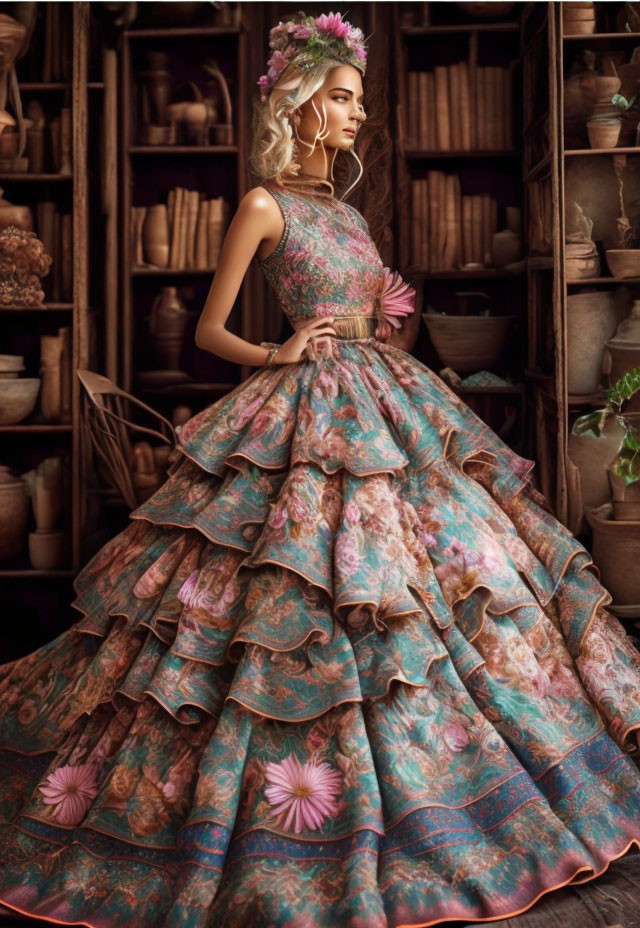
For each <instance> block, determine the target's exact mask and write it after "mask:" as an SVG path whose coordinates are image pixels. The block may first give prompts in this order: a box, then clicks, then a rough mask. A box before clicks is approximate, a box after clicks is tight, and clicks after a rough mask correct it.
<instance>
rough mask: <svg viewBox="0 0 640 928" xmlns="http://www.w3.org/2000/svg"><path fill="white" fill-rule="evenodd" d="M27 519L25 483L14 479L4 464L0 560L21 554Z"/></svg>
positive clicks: (0, 494)
mask: <svg viewBox="0 0 640 928" xmlns="http://www.w3.org/2000/svg"><path fill="white" fill-rule="evenodd" d="M28 518H29V496H28V494H27V485H26V483H25V481H24V480H22V478H20V477H14V476H13V475H12V473H11V471H10V470H9V468H8V467H7V466H6V465H5V464H0V558H7V557H17V556H18V555H19V554H21V553H22V549H23V547H24V541H25V534H26V531H27V521H28Z"/></svg>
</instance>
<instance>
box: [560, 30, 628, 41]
mask: <svg viewBox="0 0 640 928" xmlns="http://www.w3.org/2000/svg"><path fill="white" fill-rule="evenodd" d="M562 38H563V39H564V41H565V42H581V41H582V42H593V41H599V40H601V39H607V40H608V39H635V40H636V41H637V40H638V39H640V32H592V33H591V34H590V35H563V36H562Z"/></svg>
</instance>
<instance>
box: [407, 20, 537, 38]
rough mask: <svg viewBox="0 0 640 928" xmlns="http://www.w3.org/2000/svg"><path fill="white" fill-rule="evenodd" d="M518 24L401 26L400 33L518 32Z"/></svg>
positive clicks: (410, 34)
mask: <svg viewBox="0 0 640 928" xmlns="http://www.w3.org/2000/svg"><path fill="white" fill-rule="evenodd" d="M519 29H520V24H519V23H517V22H513V23H452V24H451V25H442V26H402V27H401V30H400V31H401V33H402V35H407V36H412V35H451V34H455V33H466V32H518V30H519Z"/></svg>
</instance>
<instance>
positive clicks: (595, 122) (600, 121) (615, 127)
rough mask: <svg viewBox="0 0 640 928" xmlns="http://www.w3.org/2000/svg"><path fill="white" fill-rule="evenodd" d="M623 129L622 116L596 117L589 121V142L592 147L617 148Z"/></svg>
mask: <svg viewBox="0 0 640 928" xmlns="http://www.w3.org/2000/svg"><path fill="white" fill-rule="evenodd" d="M621 130H622V120H621V118H620V116H608V117H603V118H599V117H594V118H593V119H590V120H589V121H588V122H587V133H588V135H589V144H590V145H591V147H592V148H615V147H616V145H617V144H618V139H619V138H620V132H621Z"/></svg>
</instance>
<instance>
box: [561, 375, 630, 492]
mask: <svg viewBox="0 0 640 928" xmlns="http://www.w3.org/2000/svg"><path fill="white" fill-rule="evenodd" d="M639 390H640V367H634V368H632V369H631V370H630V371H627V373H626V374H624V376H622V377H621V378H620V379H619V380H617V381H616V382H615V383H614V384H613V386H611V387H608V388H607V389H606V390H605V391H604V396H605V399H606V400H607V402H606V405H605V406H603V407H601V408H600V409H594V410H593V411H592V412H589V413H586V414H585V415H584V416H580V417H579V418H578V419H576V421H575V422H574V423H573V428H572V429H571V431H572V433H573V434H574V435H587V434H592V435H595V436H596V438H599V437H600V435H601V434H602V430H603V428H604V427H605V425H606V423H607V420H608V419H609V418H611V417H612V416H615V418H616V419H617V421H618V422H619V423H620V425H621V426H622V428H623V429H624V436H623V438H622V442H621V443H620V447H619V448H618V453H617V455H616V457H615V458H614V460H613V461H612V462H611V464H609V470H610V471H611V472H612V473H614V474H617V476H618V477H622V478H623V479H624V482H625V483H626V484H629V483H637V482H638V481H639V480H640V428H639V427H638V426H636V425H634V424H633V423H632V422H630V421H629V419H627V418H626V417H625V416H624V415H623V413H622V407H623V406H624V404H625V403H626V402H627V400H629V399H631V397H632V396H634V395H635V394H636V393H637V392H638V391H639Z"/></svg>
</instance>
